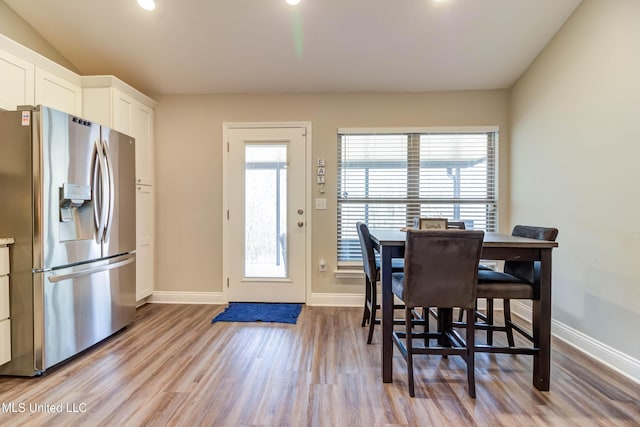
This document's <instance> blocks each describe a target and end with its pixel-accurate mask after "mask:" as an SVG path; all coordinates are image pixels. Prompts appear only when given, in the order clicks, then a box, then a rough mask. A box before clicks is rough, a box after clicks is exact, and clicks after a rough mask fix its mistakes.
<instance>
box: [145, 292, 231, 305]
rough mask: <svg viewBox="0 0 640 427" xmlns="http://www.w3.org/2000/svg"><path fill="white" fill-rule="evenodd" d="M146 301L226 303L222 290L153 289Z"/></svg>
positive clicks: (163, 302) (158, 302)
mask: <svg viewBox="0 0 640 427" xmlns="http://www.w3.org/2000/svg"><path fill="white" fill-rule="evenodd" d="M147 302H149V303H155V304H226V303H227V301H225V300H224V299H223V298H222V292H173V291H154V292H153V294H152V295H151V296H150V297H148V298H147Z"/></svg>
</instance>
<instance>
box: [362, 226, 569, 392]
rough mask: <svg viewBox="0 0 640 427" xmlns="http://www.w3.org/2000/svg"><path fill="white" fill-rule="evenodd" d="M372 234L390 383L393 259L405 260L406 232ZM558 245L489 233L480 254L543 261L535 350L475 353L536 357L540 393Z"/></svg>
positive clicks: (545, 382) (545, 376)
mask: <svg viewBox="0 0 640 427" xmlns="http://www.w3.org/2000/svg"><path fill="white" fill-rule="evenodd" d="M369 233H370V234H371V239H372V241H373V246H374V248H375V249H376V250H377V251H378V252H379V253H380V270H381V271H380V279H381V282H382V381H383V382H385V383H390V382H392V381H393V378H392V361H393V340H392V334H393V292H392V290H391V259H392V258H402V257H404V246H405V241H406V232H404V231H402V230H398V229H382V228H371V229H369ZM557 246H558V244H557V242H551V241H546V240H535V239H529V238H525V237H515V236H511V235H509V234H500V233H491V232H487V233H485V235H484V242H483V245H482V254H481V258H482V259H485V260H504V261H540V298H539V299H536V300H533V302H532V319H531V321H532V328H533V347H532V348H528V349H521V350H522V351H517V350H518V349H513V348H510V347H497V346H476V347H475V348H474V349H475V351H476V352H489V353H525V354H531V355H533V385H534V387H535V388H537V389H538V390H541V391H548V390H549V377H550V373H551V251H552V249H553V248H555V247H557ZM449 316H450V313H449ZM439 322H441V319H439Z"/></svg>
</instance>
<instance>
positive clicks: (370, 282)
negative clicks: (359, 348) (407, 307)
mask: <svg viewBox="0 0 640 427" xmlns="http://www.w3.org/2000/svg"><path fill="white" fill-rule="evenodd" d="M356 228H357V229H358V239H359V240H360V250H361V252H362V266H363V268H364V282H365V300H364V310H363V313H362V326H363V327H364V326H366V325H367V324H369V335H368V337H367V344H371V341H372V340H373V330H374V328H375V325H379V324H380V319H379V318H377V317H376V312H377V311H378V310H380V304H379V303H378V281H380V261H379V260H378V258H376V256H375V252H374V250H373V243H372V241H371V235H370V234H369V228H368V227H367V224H365V223H364V222H360V221H359V222H357V223H356ZM403 268H404V260H403V259H396V258H394V259H392V260H391V270H392V271H396V272H397V271H402V270H403ZM394 308H398V309H402V308H404V306H403V305H398V304H396V305H394Z"/></svg>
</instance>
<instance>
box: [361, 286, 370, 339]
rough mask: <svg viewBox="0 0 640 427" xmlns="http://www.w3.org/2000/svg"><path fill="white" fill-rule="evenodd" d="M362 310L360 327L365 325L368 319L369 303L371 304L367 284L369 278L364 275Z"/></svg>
mask: <svg viewBox="0 0 640 427" xmlns="http://www.w3.org/2000/svg"><path fill="white" fill-rule="evenodd" d="M364 285H365V290H364V310H363V313H362V327H365V326H366V325H367V322H368V321H369V314H370V313H369V305H370V304H371V285H370V284H369V278H368V277H367V276H366V275H365V278H364Z"/></svg>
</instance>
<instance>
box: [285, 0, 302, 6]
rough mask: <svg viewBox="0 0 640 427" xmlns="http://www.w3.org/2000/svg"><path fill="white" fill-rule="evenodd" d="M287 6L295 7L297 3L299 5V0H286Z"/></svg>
mask: <svg viewBox="0 0 640 427" xmlns="http://www.w3.org/2000/svg"><path fill="white" fill-rule="evenodd" d="M286 1H287V4H290V5H291V6H295V5H297V4H298V3H300V0H286Z"/></svg>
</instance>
